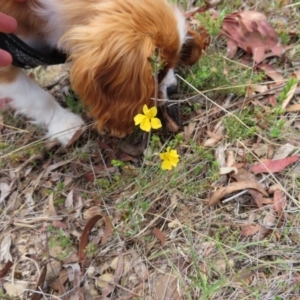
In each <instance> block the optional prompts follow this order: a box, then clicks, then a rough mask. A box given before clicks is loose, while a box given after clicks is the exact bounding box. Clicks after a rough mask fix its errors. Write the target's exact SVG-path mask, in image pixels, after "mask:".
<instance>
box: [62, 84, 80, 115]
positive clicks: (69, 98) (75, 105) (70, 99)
mask: <svg viewBox="0 0 300 300" xmlns="http://www.w3.org/2000/svg"><path fill="white" fill-rule="evenodd" d="M66 104H67V106H68V108H69V109H70V110H71V111H72V112H74V113H76V114H79V113H81V112H83V110H84V107H83V104H82V102H81V101H80V100H79V99H78V97H77V96H76V95H75V93H74V91H73V90H72V89H71V88H69V93H68V94H67V95H66Z"/></svg>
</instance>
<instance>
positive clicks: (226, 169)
mask: <svg viewBox="0 0 300 300" xmlns="http://www.w3.org/2000/svg"><path fill="white" fill-rule="evenodd" d="M229 173H234V174H237V173H238V169H237V168H235V167H223V168H220V171H219V174H220V175H226V174H229Z"/></svg>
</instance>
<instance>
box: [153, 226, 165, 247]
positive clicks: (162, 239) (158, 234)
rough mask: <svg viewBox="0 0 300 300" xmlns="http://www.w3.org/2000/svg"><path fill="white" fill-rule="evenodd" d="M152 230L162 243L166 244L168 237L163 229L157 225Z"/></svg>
mask: <svg viewBox="0 0 300 300" xmlns="http://www.w3.org/2000/svg"><path fill="white" fill-rule="evenodd" d="M152 232H153V234H154V235H155V236H156V237H157V238H158V239H159V240H160V243H161V245H162V246H164V245H165V243H166V238H165V235H164V234H163V233H162V232H161V230H160V229H158V228H156V227H155V228H154V229H153V231H152Z"/></svg>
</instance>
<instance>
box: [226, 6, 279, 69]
mask: <svg viewBox="0 0 300 300" xmlns="http://www.w3.org/2000/svg"><path fill="white" fill-rule="evenodd" d="M222 29H223V34H224V35H225V36H226V37H227V38H228V42H227V49H228V50H227V56H228V57H229V58H232V57H233V56H234V55H235V53H236V51H237V48H238V47H240V48H242V49H243V50H244V51H246V52H247V53H248V54H253V58H254V60H255V62H256V63H260V62H261V61H263V60H264V58H265V57H266V54H267V53H268V52H270V51H271V52H272V54H273V55H275V56H280V55H281V54H282V53H283V51H284V49H285V48H284V46H281V45H279V40H278V36H277V33H276V31H275V29H274V28H273V27H272V25H271V24H270V23H269V22H268V21H267V18H266V16H265V15H264V14H262V13H260V12H257V11H253V10H248V11H244V12H235V13H232V14H229V15H227V16H226V17H225V18H224V20H223V24H222Z"/></svg>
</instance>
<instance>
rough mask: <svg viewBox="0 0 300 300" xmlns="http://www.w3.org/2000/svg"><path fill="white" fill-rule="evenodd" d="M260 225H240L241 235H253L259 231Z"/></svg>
mask: <svg viewBox="0 0 300 300" xmlns="http://www.w3.org/2000/svg"><path fill="white" fill-rule="evenodd" d="M259 229H260V225H258V224H247V225H243V226H242V232H241V235H242V236H250V235H254V234H255V233H257V232H259Z"/></svg>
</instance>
